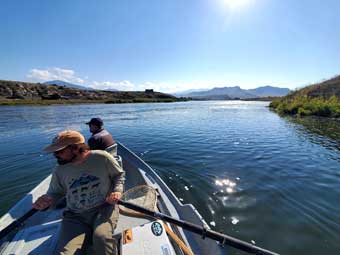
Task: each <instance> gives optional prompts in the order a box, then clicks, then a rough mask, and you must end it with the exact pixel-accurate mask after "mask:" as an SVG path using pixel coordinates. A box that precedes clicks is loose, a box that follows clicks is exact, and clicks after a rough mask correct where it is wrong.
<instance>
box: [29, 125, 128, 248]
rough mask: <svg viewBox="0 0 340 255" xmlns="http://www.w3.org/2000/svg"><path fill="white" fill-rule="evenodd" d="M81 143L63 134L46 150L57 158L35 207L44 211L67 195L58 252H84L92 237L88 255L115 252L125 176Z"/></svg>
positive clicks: (103, 155)
mask: <svg viewBox="0 0 340 255" xmlns="http://www.w3.org/2000/svg"><path fill="white" fill-rule="evenodd" d="M84 142H85V138H84V137H83V136H82V135H81V134H80V133H79V132H76V131H72V130H66V131H63V132H61V133H59V134H58V135H57V136H56V137H55V138H54V139H53V141H52V144H51V145H49V146H47V147H46V148H45V151H46V152H48V153H53V155H54V156H55V157H56V159H57V161H58V166H57V167H56V169H55V170H54V172H53V174H52V179H51V183H50V186H49V189H48V191H47V194H46V195H43V196H41V197H40V198H38V199H37V201H36V202H35V203H34V204H33V208H35V209H38V210H44V209H46V208H48V207H53V206H54V205H55V204H56V203H57V202H58V201H59V200H60V199H61V198H62V197H66V209H65V211H64V213H63V220H62V224H61V231H60V237H59V241H58V244H57V248H56V254H64V255H65V254H83V253H84V250H85V249H86V246H87V244H88V242H87V241H88V240H91V239H92V244H93V252H92V253H91V254H105V255H106V254H117V250H116V248H117V247H116V240H115V239H114V238H113V237H112V236H113V231H114V229H115V227H116V225H117V220H118V208H117V206H116V202H117V201H118V200H119V199H120V197H121V193H122V192H123V185H124V181H125V178H124V176H125V174H124V171H123V169H122V168H121V167H120V166H119V164H118V163H117V161H116V160H115V159H114V157H113V156H111V155H110V154H109V153H107V152H106V151H99V150H94V151H90V150H89V147H88V146H87V145H86V144H85V143H84ZM85 240H86V241H85Z"/></svg>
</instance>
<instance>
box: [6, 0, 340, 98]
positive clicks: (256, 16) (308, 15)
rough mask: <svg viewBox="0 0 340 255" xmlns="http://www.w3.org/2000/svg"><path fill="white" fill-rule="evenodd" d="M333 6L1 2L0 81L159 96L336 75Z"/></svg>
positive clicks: (177, 0)
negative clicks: (57, 81)
mask: <svg viewBox="0 0 340 255" xmlns="http://www.w3.org/2000/svg"><path fill="white" fill-rule="evenodd" d="M339 13H340V1H337V0H325V1H318V0H281V1H280V0H145V1H144V0H135V1H130V0H123V1H118V0H100V1H95V0H93V1H87V0H58V1H46V0H25V1H19V0H2V1H1V6H0V79H5V80H20V81H34V82H37V81H39V82H42V81H47V80H53V79H61V80H65V81H69V82H73V83H77V84H84V85H90V86H93V87H95V88H116V89H122V90H142V89H145V88H154V89H156V90H159V91H163V92H174V91H181V90H187V89H199V88H212V87H223V86H240V87H242V88H245V89H249V88H255V87H258V86H264V85H273V86H278V87H288V88H291V89H294V88H296V87H301V86H303V85H307V84H309V83H313V82H318V81H321V80H323V79H326V78H330V77H332V76H335V75H339V74H340V15H339Z"/></svg>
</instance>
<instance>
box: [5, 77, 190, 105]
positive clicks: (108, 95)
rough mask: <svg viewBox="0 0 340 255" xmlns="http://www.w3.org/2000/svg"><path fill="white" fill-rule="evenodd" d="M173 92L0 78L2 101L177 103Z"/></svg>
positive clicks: (38, 102)
mask: <svg viewBox="0 0 340 255" xmlns="http://www.w3.org/2000/svg"><path fill="white" fill-rule="evenodd" d="M180 100H183V99H178V98H176V97H174V96H172V95H168V94H164V93H160V92H154V91H153V90H146V91H103V90H81V89H77V88H71V87H66V86H59V85H46V84H45V85H43V84H40V83H28V82H18V81H4V80H0V104H3V105H4V104H5V105H11V104H55V103H57V104H69V103H139V102H174V101H180Z"/></svg>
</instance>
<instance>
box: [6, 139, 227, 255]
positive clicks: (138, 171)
mask: <svg viewBox="0 0 340 255" xmlns="http://www.w3.org/2000/svg"><path fill="white" fill-rule="evenodd" d="M118 155H120V156H121V158H122V161H123V168H124V170H125V172H126V182H125V190H128V189H130V188H133V187H136V186H139V185H148V186H151V187H153V188H154V189H156V190H157V193H158V200H157V208H158V211H159V212H161V213H163V214H167V215H169V216H171V217H174V218H177V219H180V220H183V221H188V222H191V223H193V224H197V225H199V226H204V228H205V229H209V227H208V225H207V224H206V223H205V221H204V220H203V218H202V217H201V216H200V215H199V213H198V212H197V210H196V209H195V208H194V207H193V205H191V204H185V205H183V204H182V203H181V202H180V201H179V200H178V199H177V197H176V196H175V195H174V193H173V192H172V191H171V190H170V189H169V188H168V186H167V185H166V184H165V183H164V182H163V180H162V179H161V178H160V177H159V176H158V175H157V174H156V173H155V171H154V170H153V169H152V168H151V167H150V166H149V165H147V164H146V163H145V162H144V161H143V160H141V159H140V158H139V157H138V156H136V155H135V154H134V153H133V152H131V151H130V150H129V149H127V148H126V147H124V146H123V145H121V144H118ZM50 179H51V176H48V177H47V178H46V179H45V180H43V181H42V182H41V183H40V184H39V185H38V186H37V187H36V188H35V189H33V190H32V191H31V192H30V193H28V194H27V195H26V196H25V197H24V198H23V199H22V200H20V201H19V202H18V203H17V204H16V205H15V206H14V207H13V208H12V209H10V210H9V211H8V213H6V214H5V215H4V216H3V217H2V218H1V219H0V231H2V230H4V229H5V228H6V227H7V226H9V225H10V224H11V223H13V222H15V221H16V220H18V219H19V218H21V217H22V216H23V215H24V214H25V213H27V212H28V211H30V209H31V207H32V203H33V202H34V201H35V200H36V199H37V198H38V197H40V196H41V195H43V194H45V193H46V191H47V189H48V185H49V183H50ZM62 211H63V208H59V209H55V210H47V211H43V212H37V213H35V214H33V215H32V216H30V217H29V218H28V219H26V220H25V221H24V222H23V224H22V225H21V226H20V227H19V228H17V229H16V230H15V231H11V233H10V234H8V235H6V237H5V238H3V239H2V242H1V248H0V254H3V255H13V254H18V255H19V254H20V255H24V254H30V255H34V254H44V255H48V254H53V251H54V248H55V246H56V242H57V240H58V236H59V229H60V225H61V224H60V223H61V215H62ZM154 222H155V220H152V219H147V218H141V217H134V216H132V215H131V216H127V215H123V214H121V215H120V217H119V221H118V225H117V228H116V230H115V234H114V235H115V237H116V238H117V239H119V243H120V248H119V250H120V254H122V255H132V254H155V255H156V254H160V255H161V254H172V255H175V254H185V253H184V252H183V251H182V249H181V248H180V247H179V245H178V244H177V243H176V242H175V241H173V239H172V238H169V237H168V236H167V235H166V231H162V227H164V225H163V224H164V223H162V222H161V221H158V223H154ZM170 227H171V229H172V231H173V232H174V233H175V234H176V235H177V236H178V237H179V238H180V239H181V240H182V241H183V242H184V244H185V245H186V246H187V247H188V248H189V249H190V250H191V251H192V252H193V253H194V254H214V255H215V254H216V255H218V254H226V249H225V248H222V247H221V246H220V245H219V244H218V242H216V241H214V240H211V239H208V238H205V239H203V238H202V236H200V235H198V234H195V233H192V232H190V231H187V230H185V229H182V228H180V227H177V226H176V225H172V224H171V225H170ZM128 229H129V230H130V231H132V234H133V240H132V241H131V240H130V241H129V242H126V240H124V238H125V237H124V235H125V234H126V230H128ZM151 230H152V231H151ZM130 234H131V233H130ZM143 249H144V251H143Z"/></svg>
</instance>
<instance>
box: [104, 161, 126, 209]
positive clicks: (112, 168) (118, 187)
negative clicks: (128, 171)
mask: <svg viewBox="0 0 340 255" xmlns="http://www.w3.org/2000/svg"><path fill="white" fill-rule="evenodd" d="M106 164H107V168H108V170H109V174H110V177H111V182H112V191H111V193H109V195H108V196H107V198H106V202H108V203H110V204H115V203H116V202H117V201H118V200H119V199H120V198H121V196H122V193H123V190H124V182H125V172H124V170H123V169H122V168H121V166H120V165H119V164H118V162H117V160H116V159H115V158H114V157H113V156H112V155H109V157H108V158H107V163H106Z"/></svg>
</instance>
